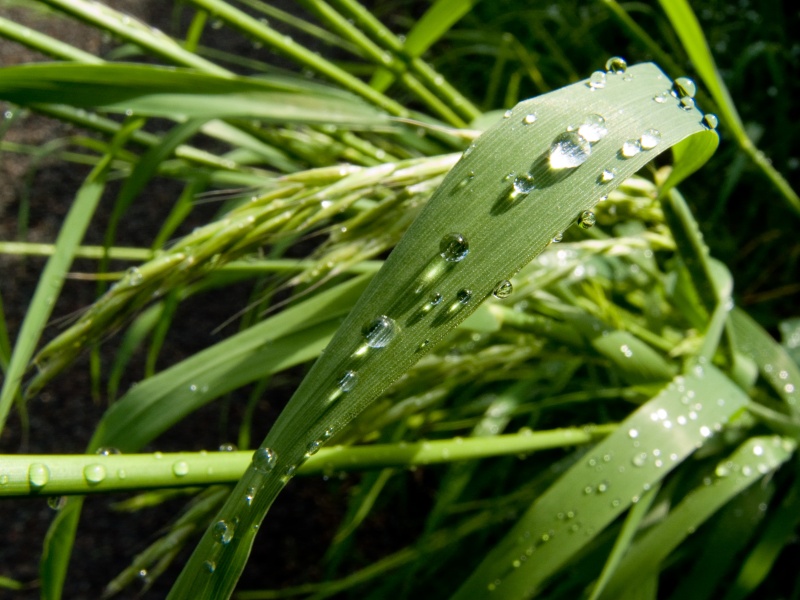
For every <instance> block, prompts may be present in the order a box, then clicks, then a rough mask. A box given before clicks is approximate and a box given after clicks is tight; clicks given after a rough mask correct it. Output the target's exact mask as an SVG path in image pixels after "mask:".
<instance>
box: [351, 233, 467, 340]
mask: <svg viewBox="0 0 800 600" xmlns="http://www.w3.org/2000/svg"><path fill="white" fill-rule="evenodd" d="M456 235H458V234H456ZM459 237H460V236H459ZM464 241H465V242H466V240H464ZM464 256H466V253H465V254H464ZM462 258H463V256H462ZM445 260H447V259H445ZM458 260H461V259H458ZM362 333H363V334H364V338H365V339H366V340H367V345H368V346H369V347H370V348H385V347H386V346H388V345H389V344H390V343H391V341H392V340H393V339H394V338H395V336H396V335H397V323H395V321H394V319H391V318H389V317H387V316H386V315H381V316H379V317H378V318H376V319H375V320H374V321H372V322H371V323H370V324H369V325H367V326H366V327H365V328H364V330H363V332H362Z"/></svg>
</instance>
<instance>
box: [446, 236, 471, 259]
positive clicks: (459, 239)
mask: <svg viewBox="0 0 800 600" xmlns="http://www.w3.org/2000/svg"><path fill="white" fill-rule="evenodd" d="M439 253H440V254H441V255H442V258H444V259H445V260H446V261H447V262H461V261H462V260H464V259H465V258H466V256H467V254H469V242H467V238H465V237H464V236H463V235H461V234H460V233H448V234H447V235H446V236H444V237H443V238H442V240H441V241H440V242H439Z"/></svg>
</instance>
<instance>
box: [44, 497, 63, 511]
mask: <svg viewBox="0 0 800 600" xmlns="http://www.w3.org/2000/svg"><path fill="white" fill-rule="evenodd" d="M66 505H67V497H66V496H50V497H49V498H48V499H47V506H49V507H50V508H52V509H53V510H61V509H62V508H64V507H65V506H66Z"/></svg>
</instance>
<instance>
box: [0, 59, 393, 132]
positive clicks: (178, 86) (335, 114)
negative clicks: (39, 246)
mask: <svg viewBox="0 0 800 600" xmlns="http://www.w3.org/2000/svg"><path fill="white" fill-rule="evenodd" d="M0 98H2V99H4V100H7V101H9V102H14V103H15V104H19V105H21V106H31V105H35V104H47V103H60V104H68V105H71V106H77V107H83V108H98V109H103V110H107V111H111V112H122V113H126V114H137V115H144V116H152V117H166V118H171V119H188V118H200V119H209V120H210V119H214V118H221V117H249V118H260V119H264V120H267V121H274V122H278V123H281V124H285V123H328V124H330V123H337V124H351V125H361V126H371V125H380V124H386V123H387V120H386V117H385V115H384V114H383V113H381V112H380V111H379V110H377V109H375V108H373V107H371V106H369V105H368V104H365V103H364V102H361V101H360V100H359V99H358V98H356V97H354V96H351V95H349V94H347V93H346V92H342V91H340V90H336V89H334V88H330V87H327V86H324V85H322V84H319V83H312V82H308V81H304V80H302V79H299V78H289V77H271V78H269V79H267V78H248V77H235V76H224V75H212V74H208V73H197V72H194V71H189V70H185V69H175V68H168V67H158V66H149V65H140V64H101V65H82V64H63V63H59V64H50V63H44V64H33V65H21V66H14V67H6V68H4V69H0Z"/></svg>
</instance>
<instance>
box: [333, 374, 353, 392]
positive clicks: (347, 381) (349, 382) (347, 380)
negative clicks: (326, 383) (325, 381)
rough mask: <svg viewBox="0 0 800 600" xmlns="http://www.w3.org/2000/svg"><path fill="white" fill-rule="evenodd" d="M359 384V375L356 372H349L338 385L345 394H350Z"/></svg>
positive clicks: (340, 379) (341, 378)
mask: <svg viewBox="0 0 800 600" xmlns="http://www.w3.org/2000/svg"><path fill="white" fill-rule="evenodd" d="M357 383H358V373H356V372H355V371H347V372H346V373H345V374H344V375H342V376H341V377H340V378H339V381H338V382H337V385H338V386H339V389H340V390H342V391H343V392H349V391H350V390H352V389H353V388H354V387H356V384H357Z"/></svg>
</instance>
